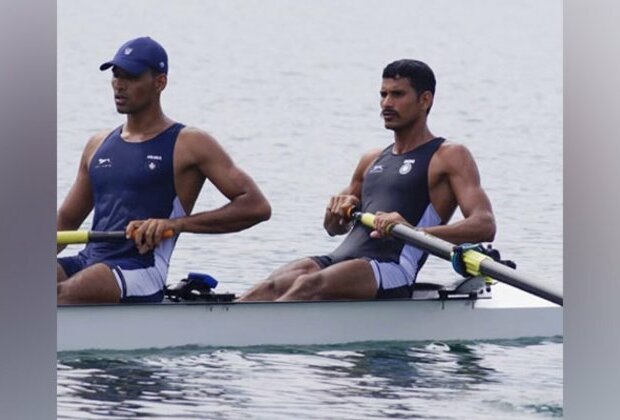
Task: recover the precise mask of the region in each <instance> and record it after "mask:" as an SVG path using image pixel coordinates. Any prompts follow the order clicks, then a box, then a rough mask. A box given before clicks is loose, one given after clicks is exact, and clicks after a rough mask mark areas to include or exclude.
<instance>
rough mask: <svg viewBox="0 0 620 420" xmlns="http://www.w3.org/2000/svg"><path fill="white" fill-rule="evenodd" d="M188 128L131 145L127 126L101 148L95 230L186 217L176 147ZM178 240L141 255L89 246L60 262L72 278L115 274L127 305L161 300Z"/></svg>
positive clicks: (96, 159)
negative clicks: (102, 268) (100, 266)
mask: <svg viewBox="0 0 620 420" xmlns="http://www.w3.org/2000/svg"><path fill="white" fill-rule="evenodd" d="M183 127H184V126H183V125H182V124H179V123H175V124H173V125H171V126H170V127H168V128H167V129H166V130H164V131H163V132H161V133H160V134H158V135H157V136H155V137H154V138H152V139H150V140H147V141H143V142H139V143H133V142H127V141H125V140H124V139H123V138H122V137H121V130H122V126H121V127H118V128H117V129H115V130H114V131H112V132H111V133H110V134H109V135H108V137H106V139H105V140H104V141H103V143H102V144H101V146H100V147H99V148H98V149H97V151H96V152H95V154H94V155H93V157H92V160H91V161H90V166H89V169H88V173H89V177H90V181H91V188H92V191H93V202H94V211H95V214H94V217H93V225H92V230H98V231H112V230H125V227H126V226H127V224H128V223H129V222H130V221H132V220H144V219H149V218H175V217H181V216H184V215H185V211H184V210H183V207H182V206H181V203H180V201H179V198H178V197H177V193H176V189H175V186H174V169H173V155H174V145H175V143H176V140H177V136H178V135H179V132H180V131H181V129H182V128H183ZM176 239H177V238H176V237H174V238H170V239H167V240H164V241H162V243H161V244H160V245H159V246H158V247H157V248H155V249H154V250H152V251H150V252H147V253H145V254H140V253H139V252H138V250H137V248H136V246H135V244H134V242H132V241H126V242H122V243H118V242H116V243H111V242H109V243H89V244H87V245H86V247H85V248H84V249H83V250H82V251H80V252H79V254H78V255H75V256H72V257H64V258H59V259H58V262H59V264H60V265H61V266H62V267H63V269H64V270H65V273H66V274H67V276H69V277H71V276H72V275H73V274H75V273H76V272H78V271H80V270H82V269H84V268H86V267H88V266H90V265H93V264H96V263H104V264H106V265H107V266H108V267H110V268H111V269H112V272H113V273H114V276H115V277H116V280H117V282H118V285H119V287H120V289H121V301H122V302H131V301H142V302H148V301H161V300H162V299H163V289H164V285H165V282H166V276H167V273H168V266H169V264H170V257H171V255H172V250H173V249H174V245H175V243H176Z"/></svg>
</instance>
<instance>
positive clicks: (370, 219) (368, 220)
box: [360, 213, 375, 229]
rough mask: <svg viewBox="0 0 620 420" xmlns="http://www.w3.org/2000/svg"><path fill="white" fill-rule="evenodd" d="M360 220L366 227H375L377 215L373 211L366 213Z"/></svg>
mask: <svg viewBox="0 0 620 420" xmlns="http://www.w3.org/2000/svg"><path fill="white" fill-rule="evenodd" d="M360 222H362V224H363V225H364V226H366V227H369V228H373V229H374V227H375V215H374V214H372V213H364V214H362V217H360Z"/></svg>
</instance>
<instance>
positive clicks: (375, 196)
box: [329, 137, 445, 273]
mask: <svg viewBox="0 0 620 420" xmlns="http://www.w3.org/2000/svg"><path fill="white" fill-rule="evenodd" d="M444 140H445V139H443V138H440V137H437V138H434V139H433V140H431V141H429V142H427V143H425V144H423V145H421V146H419V147H417V148H415V149H413V150H411V151H409V152H407V153H403V154H400V155H396V154H394V153H393V152H392V147H393V144H392V145H390V146H389V147H387V148H385V149H384V150H383V151H382V152H381V154H380V155H379V157H378V158H377V160H376V161H375V162H374V163H373V164H372V165H371V167H370V168H369V169H368V171H367V172H366V174H365V176H364V182H363V185H362V197H361V203H360V208H361V211H362V212H369V213H376V212H377V211H383V212H393V211H396V212H398V213H400V214H401V215H402V216H403V217H404V218H405V220H407V221H408V222H409V223H411V224H412V225H414V226H417V227H428V226H435V225H438V224H441V218H440V217H439V215H437V213H436V212H435V209H434V208H433V206H432V204H431V199H430V196H429V192H428V167H429V163H430V161H431V158H432V157H433V154H434V153H435V152H436V151H437V149H438V148H439V146H441V144H442V143H443V142H444ZM329 257H330V258H331V259H332V261H333V262H334V263H337V262H340V261H344V260H348V259H352V258H361V257H366V258H370V259H372V260H377V261H379V262H386V261H391V262H396V263H399V264H400V265H402V266H404V267H405V269H407V271H408V272H410V273H417V272H418V270H419V269H420V268H422V265H423V264H424V262H425V261H426V257H427V253H425V252H423V251H421V250H419V249H417V248H415V247H412V246H410V245H406V244H405V243H404V242H403V241H401V240H399V239H396V238H381V239H374V238H371V237H370V229H368V228H366V227H364V226H363V225H362V224H361V223H356V224H355V226H354V227H353V229H352V230H351V232H349V234H348V235H347V237H346V238H345V239H344V241H343V242H342V243H341V244H340V246H338V248H336V249H335V250H334V251H333V252H332V253H331V254H329Z"/></svg>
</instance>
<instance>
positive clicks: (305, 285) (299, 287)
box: [291, 273, 325, 300]
mask: <svg viewBox="0 0 620 420" xmlns="http://www.w3.org/2000/svg"><path fill="white" fill-rule="evenodd" d="M324 289H325V279H324V276H323V275H322V274H321V273H312V274H302V275H301V276H299V277H297V279H296V280H295V281H294V283H293V287H292V288H291V292H292V293H293V294H294V296H295V297H297V298H299V299H304V300H316V299H322V298H323V297H324V296H323V295H324V293H323V291H324Z"/></svg>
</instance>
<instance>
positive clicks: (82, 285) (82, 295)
mask: <svg viewBox="0 0 620 420" xmlns="http://www.w3.org/2000/svg"><path fill="white" fill-rule="evenodd" d="M63 273H64V271H63ZM57 288H58V303H59V304H71V303H119V302H120V300H121V289H120V287H119V286H118V283H117V282H116V278H115V277H114V274H113V273H112V270H111V269H110V267H108V266H107V265H105V264H94V265H91V266H90V267H87V268H85V269H84V270H82V271H80V272H78V273H76V274H74V275H73V276H71V277H70V278H69V279H67V280H65V281H62V282H59V283H58V286H57Z"/></svg>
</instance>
